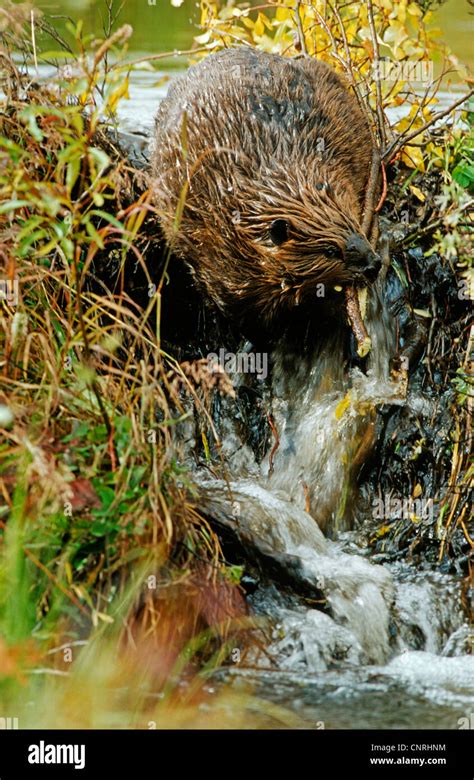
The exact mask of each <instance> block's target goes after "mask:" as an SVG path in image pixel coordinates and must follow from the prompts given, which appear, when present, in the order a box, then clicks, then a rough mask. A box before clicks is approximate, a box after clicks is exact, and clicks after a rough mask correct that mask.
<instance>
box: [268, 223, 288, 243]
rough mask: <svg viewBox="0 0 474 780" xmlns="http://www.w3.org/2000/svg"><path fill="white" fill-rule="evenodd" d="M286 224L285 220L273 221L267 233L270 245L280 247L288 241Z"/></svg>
mask: <svg viewBox="0 0 474 780" xmlns="http://www.w3.org/2000/svg"><path fill="white" fill-rule="evenodd" d="M288 227H289V226H288V222H287V221H286V219H274V220H273V222H272V224H271V225H270V230H269V231H268V233H269V236H270V238H271V240H272V243H273V244H275V246H280V244H283V243H284V242H285V241H286V240H287V239H288V232H289V230H288Z"/></svg>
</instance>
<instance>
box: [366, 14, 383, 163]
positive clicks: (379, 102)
mask: <svg viewBox="0 0 474 780" xmlns="http://www.w3.org/2000/svg"><path fill="white" fill-rule="evenodd" d="M367 15H368V19H369V26H370V34H371V36H372V47H373V50H374V64H375V73H376V78H375V89H376V91H377V106H376V108H377V118H378V130H379V138H380V145H381V147H382V149H383V148H384V147H385V144H386V136H385V116H384V112H383V102H382V86H381V83H380V71H379V65H380V54H379V44H378V41H377V32H376V30H375V22H374V9H373V5H372V0H367Z"/></svg>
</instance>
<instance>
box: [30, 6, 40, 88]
mask: <svg viewBox="0 0 474 780" xmlns="http://www.w3.org/2000/svg"><path fill="white" fill-rule="evenodd" d="M30 19H31V43H32V46H33V62H34V63H35V70H36V75H38V57H37V54H36V36H35V12H34V9H33V8H32V9H31V15H30Z"/></svg>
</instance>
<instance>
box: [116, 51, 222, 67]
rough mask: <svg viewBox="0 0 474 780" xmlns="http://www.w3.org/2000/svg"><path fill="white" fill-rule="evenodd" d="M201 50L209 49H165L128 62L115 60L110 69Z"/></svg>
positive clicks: (195, 52)
mask: <svg viewBox="0 0 474 780" xmlns="http://www.w3.org/2000/svg"><path fill="white" fill-rule="evenodd" d="M203 51H209V48H208V47H207V46H201V47H200V48H198V49H180V50H178V49H177V50H176V51H165V52H162V53H161V54H148V55H147V56H146V57H138V59H136V60H129V61H128V62H115V63H114V64H113V65H111V66H110V70H111V71H112V70H115V68H128V67H131V66H132V65H139V64H140V63H141V62H153V61H154V60H163V59H169V58H170V57H184V56H185V55H187V54H199V53H200V52H203Z"/></svg>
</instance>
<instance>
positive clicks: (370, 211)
mask: <svg viewBox="0 0 474 780" xmlns="http://www.w3.org/2000/svg"><path fill="white" fill-rule="evenodd" d="M379 168H380V152H379V150H378V149H377V147H376V146H375V145H374V147H373V151H372V164H371V166H370V172H369V179H368V182H367V189H366V191H365V200H364V214H363V218H362V232H363V233H364V235H366V236H368V235H369V231H370V226H371V224H372V220H373V217H374V201H375V193H376V192H377V185H378V181H379Z"/></svg>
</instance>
